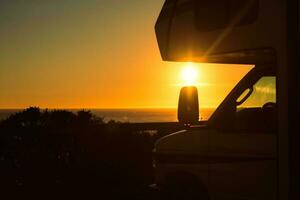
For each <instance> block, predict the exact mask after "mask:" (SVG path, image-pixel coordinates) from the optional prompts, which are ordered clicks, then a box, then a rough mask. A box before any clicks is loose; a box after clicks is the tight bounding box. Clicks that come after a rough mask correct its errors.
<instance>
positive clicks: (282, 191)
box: [153, 0, 299, 199]
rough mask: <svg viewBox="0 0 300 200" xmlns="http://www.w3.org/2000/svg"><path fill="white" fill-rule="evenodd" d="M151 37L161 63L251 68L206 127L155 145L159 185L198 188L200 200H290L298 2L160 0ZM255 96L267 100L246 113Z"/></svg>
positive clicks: (200, 127) (163, 139) (203, 126)
mask: <svg viewBox="0 0 300 200" xmlns="http://www.w3.org/2000/svg"><path fill="white" fill-rule="evenodd" d="M155 30H156V35H157V41H158V45H159V48H160V53H161V56H162V58H163V60H167V61H193V62H207V63H226V64H252V65H254V68H253V69H252V70H251V71H250V72H249V73H248V74H247V75H246V76H245V77H244V78H243V79H242V80H241V81H240V82H239V83H238V84H237V85H236V86H235V87H234V89H233V90H232V91H231V92H230V93H229V94H228V96H227V97H226V98H225V99H224V101H223V102H222V103H221V104H220V105H219V107H218V108H217V109H216V111H215V112H214V113H213V115H212V116H211V118H210V119H209V120H208V121H207V122H202V123H201V124H202V125H201V126H190V127H187V129H186V130H182V131H179V132H176V133H173V134H170V135H168V136H165V137H163V138H161V139H160V140H158V141H157V142H156V144H155V148H154V150H153V153H154V165H155V170H156V183H157V185H158V186H160V187H161V188H173V189H172V190H173V191H176V192H178V191H180V190H182V191H186V192H185V193H186V194H187V193H188V192H187V191H190V190H189V188H198V189H197V191H198V192H199V193H200V194H199V196H202V199H288V194H289V187H290V186H291V185H290V186H289V184H290V181H289V177H290V176H289V175H290V173H291V171H290V172H289V168H288V167H289V163H292V162H291V157H294V158H295V154H294V153H293V154H292V153H291V151H290V148H291V147H289V142H290V143H291V144H293V141H291V138H294V134H293V132H291V131H290V130H291V129H289V127H295V126H296V124H295V123H294V122H295V121H294V120H295V118H293V116H292V115H291V114H292V113H295V111H294V110H293V108H294V109H298V108H297V106H296V105H297V104H296V101H295V98H296V97H297V95H296V94H295V92H294V90H296V88H297V86H296V85H299V70H295V68H296V66H297V67H298V68H299V65H298V64H299V57H298V55H299V43H297V42H299V2H297V3H294V1H284V0H246V1H238V0H224V1H218V0H201V1H200V0H199V1H197V0H166V2H165V4H164V6H163V8H162V11H161V13H160V16H159V17H158V20H157V22H156V25H155ZM295 41H296V42H295ZM293 65H295V66H293ZM292 72H294V73H295V74H293V73H292ZM297 77H298V78H297ZM288 89H289V90H288ZM259 91H260V92H261V94H262V93H269V95H271V96H272V97H263V98H262V99H261V100H260V101H259V102H260V103H259V104H252V105H251V103H250V104H248V105H247V102H248V103H249V101H250V102H251V99H253V98H254V99H255V98H257V99H259V98H260V96H259V95H257V94H258V93H259ZM271 93H272V94H271ZM296 99H297V98H296ZM249 105H250V106H249ZM292 106H294V107H292ZM293 119H294V120H293ZM289 120H291V122H290V121H289ZM289 152H290V153H289ZM293 172H294V171H293ZM170 185H171V186H170ZM193 185H194V186H195V185H197V187H194V186H193ZM183 196H184V195H183Z"/></svg>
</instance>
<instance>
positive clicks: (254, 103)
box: [237, 76, 276, 110]
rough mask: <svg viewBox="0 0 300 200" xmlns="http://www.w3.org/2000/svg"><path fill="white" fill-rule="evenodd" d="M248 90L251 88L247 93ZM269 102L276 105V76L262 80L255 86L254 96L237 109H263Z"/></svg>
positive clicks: (265, 77)
mask: <svg viewBox="0 0 300 200" xmlns="http://www.w3.org/2000/svg"><path fill="white" fill-rule="evenodd" d="M248 90H249V88H248V89H246V91H245V92H247V91H248ZM242 95H243V94H242ZM242 95H241V96H242ZM269 102H271V103H276V78H275V77H274V76H264V77H262V78H260V79H259V80H258V81H257V82H256V83H255V84H254V86H253V92H252V94H251V95H250V96H249V97H248V98H247V99H246V100H245V101H244V102H243V103H242V104H241V105H239V106H238V107H237V110H241V109H243V108H254V107H260V108H262V107H263V106H264V105H265V104H266V103H269Z"/></svg>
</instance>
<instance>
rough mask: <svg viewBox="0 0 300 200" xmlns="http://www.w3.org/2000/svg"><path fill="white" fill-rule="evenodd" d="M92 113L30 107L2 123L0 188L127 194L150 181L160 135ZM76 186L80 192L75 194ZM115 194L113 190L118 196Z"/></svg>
mask: <svg viewBox="0 0 300 200" xmlns="http://www.w3.org/2000/svg"><path fill="white" fill-rule="evenodd" d="M120 125H121V123H120V122H115V121H109V122H108V123H105V122H104V121H103V118H99V117H96V116H94V115H93V114H92V113H91V112H90V111H85V110H80V111H78V112H77V113H72V112H70V111H66V110H52V111H50V110H47V109H46V110H44V111H41V109H39V108H38V107H30V108H27V109H25V110H23V111H21V112H18V113H15V114H13V115H11V116H10V117H9V118H7V119H6V120H3V121H1V122H0V141H1V152H0V158H1V159H0V165H1V166H2V169H1V172H0V173H1V180H0V182H1V187H2V188H6V189H7V190H9V189H13V190H15V189H16V188H17V189H18V188H19V189H20V188H25V189H26V190H27V191H30V190H31V189H32V190H33V191H36V190H37V189H39V190H51V191H52V193H55V191H61V190H62V189H63V191H70V190H71V191H72V192H71V194H74V195H75V196H76V194H77V192H79V191H89V192H96V193H97V192H99V190H100V191H102V192H101V193H100V194H99V193H97V194H98V195H100V196H102V197H103V195H104V196H105V194H107V195H108V196H109V197H114V195H113V194H115V195H117V196H119V195H121V196H122V195H125V196H126V195H129V194H131V193H134V192H136V191H137V190H139V188H143V187H146V186H147V185H148V184H150V183H152V181H153V170H152V164H151V163H152V161H151V152H152V148H153V144H154V142H155V140H156V139H157V138H158V137H159V136H158V135H150V134H148V133H147V132H135V131H132V130H130V129H126V128H124V126H120ZM74 188H78V190H74ZM116 191H117V192H116Z"/></svg>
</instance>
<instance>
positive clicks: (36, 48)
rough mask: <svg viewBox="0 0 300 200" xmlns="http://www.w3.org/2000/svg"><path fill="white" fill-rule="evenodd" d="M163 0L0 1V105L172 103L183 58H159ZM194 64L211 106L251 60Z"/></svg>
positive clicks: (201, 93)
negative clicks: (177, 60)
mask: <svg viewBox="0 0 300 200" xmlns="http://www.w3.org/2000/svg"><path fill="white" fill-rule="evenodd" d="M1 4H2V5H1ZM162 4H163V0H147V1H140V0H127V1H117V0H115V1H111V0H102V1H93V0H90V1H79V0H74V1H67V0H65V1H53V2H52V1H46V2H38V1H30V0H29V1H26V2H22V1H20V2H14V3H7V2H6V3H0V27H1V28H0V32H1V37H0V43H1V46H0V91H1V92H0V108H24V107H28V106H40V107H42V108H136V107H143V108H144V107H176V106H177V100H178V94H179V90H180V86H181V84H182V79H181V72H182V69H183V68H184V67H185V66H186V63H172V62H163V61H161V57H160V54H159V50H158V47H157V44H156V39H155V34H154V24H155V21H156V18H157V16H158V14H159V11H160V9H161V6H162ZM197 69H198V72H199V76H198V77H197V83H200V84H199V86H198V90H199V102H200V107H206V106H217V105H218V104H219V103H220V102H221V101H222V99H223V98H224V97H225V96H226V94H227V93H228V92H229V91H230V90H231V89H232V87H233V86H234V85H235V84H236V82H237V81H238V80H239V79H240V78H241V77H243V76H244V75H245V73H246V72H247V71H249V69H250V67H246V66H243V67H240V66H224V65H222V66H221V65H212V64H201V65H198V66H197Z"/></svg>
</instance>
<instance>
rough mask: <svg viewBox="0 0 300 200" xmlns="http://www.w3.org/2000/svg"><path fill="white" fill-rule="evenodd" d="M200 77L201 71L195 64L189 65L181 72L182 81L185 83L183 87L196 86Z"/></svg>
mask: <svg viewBox="0 0 300 200" xmlns="http://www.w3.org/2000/svg"><path fill="white" fill-rule="evenodd" d="M198 76H199V71H198V69H197V66H195V64H193V63H187V64H186V66H185V67H184V68H183V69H182V71H181V79H182V81H183V85H187V86H191V85H196V84H197V79H198Z"/></svg>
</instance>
